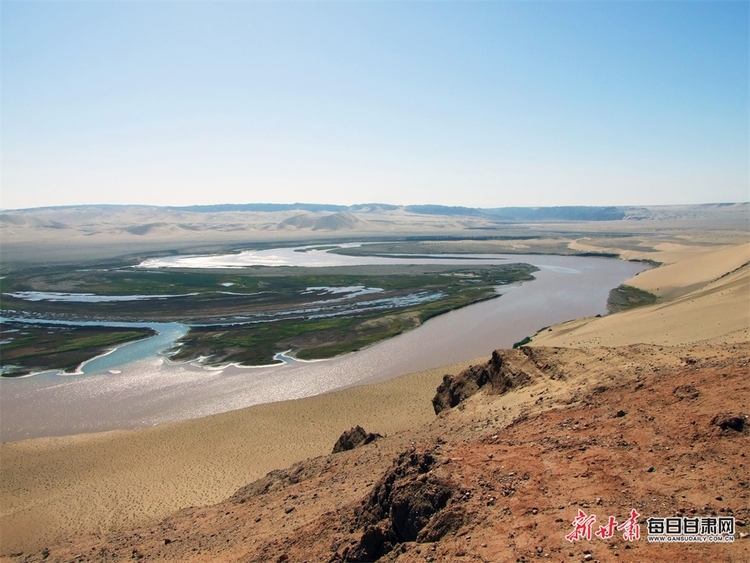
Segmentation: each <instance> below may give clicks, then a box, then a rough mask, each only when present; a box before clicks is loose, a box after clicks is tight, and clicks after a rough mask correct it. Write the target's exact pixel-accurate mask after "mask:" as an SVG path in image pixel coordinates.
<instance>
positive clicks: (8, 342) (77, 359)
mask: <svg viewBox="0 0 750 563" xmlns="http://www.w3.org/2000/svg"><path fill="white" fill-rule="evenodd" d="M155 334H156V332H155V331H153V330H151V329H149V328H132V329H131V328H128V329H123V328H113V327H97V326H63V325H44V324H30V323H22V322H3V323H1V324H0V369H1V370H2V374H3V375H4V376H6V377H14V376H19V375H26V374H28V373H32V372H36V371H45V370H50V369H60V370H66V371H69V370H74V369H75V368H77V367H78V366H79V365H81V364H82V363H83V362H85V361H86V360H88V359H91V358H93V357H95V356H98V355H99V354H103V353H104V352H106V351H107V350H109V349H111V348H114V347H115V346H118V345H120V344H125V343H126V342H131V341H134V340H140V339H142V338H147V337H149V336H154V335H155Z"/></svg>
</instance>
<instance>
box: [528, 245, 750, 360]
mask: <svg viewBox="0 0 750 563" xmlns="http://www.w3.org/2000/svg"><path fill="white" fill-rule="evenodd" d="M749 251H750V245H748V244H742V245H736V246H731V247H727V248H720V249H718V250H704V249H695V250H694V251H693V253H692V254H691V253H684V254H683V256H684V257H683V258H682V259H681V260H680V259H678V260H676V261H675V262H673V263H672V264H670V265H668V266H663V267H661V268H656V269H654V270H650V271H647V272H642V273H641V274H639V275H638V276H636V277H635V278H633V279H632V280H630V281H628V284H630V285H633V286H636V287H639V288H642V289H645V290H648V291H653V292H654V293H656V294H657V295H660V296H662V301H661V302H659V303H656V304H654V305H651V306H647V307H641V308H638V309H633V310H630V311H624V312H622V313H618V314H616V315H610V316H606V317H602V318H598V319H582V320H576V321H571V322H569V323H565V324H563V325H559V326H557V327H553V329H552V330H551V331H544V332H542V333H541V334H539V335H538V336H536V337H535V338H534V339H533V344H534V345H537V346H574V347H580V346H600V345H602V346H620V345H626V344H632V343H649V344H665V345H674V344H684V343H693V342H698V341H704V340H707V341H711V340H714V341H721V342H732V341H744V340H747V339H748V338H749V331H750V265H748V259H749V258H750V256H748V253H749ZM699 280H700V281H699ZM667 284H668V285H667ZM696 286H698V287H699V289H694V288H695V287H696ZM676 295H679V296H680V297H674V296H676ZM670 297H671V299H670Z"/></svg>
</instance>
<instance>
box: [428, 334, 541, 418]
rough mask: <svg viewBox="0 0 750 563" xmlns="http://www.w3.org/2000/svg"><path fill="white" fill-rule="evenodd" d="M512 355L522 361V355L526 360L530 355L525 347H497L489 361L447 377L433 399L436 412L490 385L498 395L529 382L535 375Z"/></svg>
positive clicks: (456, 403)
mask: <svg viewBox="0 0 750 563" xmlns="http://www.w3.org/2000/svg"><path fill="white" fill-rule="evenodd" d="M519 355H520V356H519ZM509 356H516V357H515V358H513V359H515V360H518V359H519V357H522V358H524V359H526V358H527V357H528V354H527V353H524V348H521V349H520V350H495V351H494V352H492V357H491V358H490V360H489V361H488V362H487V363H486V364H479V365H475V366H470V367H468V368H467V369H465V370H464V371H462V372H461V373H459V374H458V375H457V376H455V377H453V376H450V375H445V376H443V382H442V383H441V384H440V386H439V387H438V388H437V393H436V394H435V396H434V397H433V399H432V407H433V408H434V409H435V414H439V413H440V412H441V411H444V410H446V409H450V408H453V407H455V406H456V405H458V404H459V403H461V402H462V401H464V400H466V399H468V398H469V397H471V396H472V395H473V394H474V393H476V392H477V391H479V389H481V388H482V387H485V386H486V385H488V384H489V388H490V392H491V393H494V394H498V395H500V394H503V393H506V392H508V391H509V390H511V389H514V388H518V387H523V386H524V385H526V384H528V383H529V381H530V380H531V376H530V375H529V374H528V373H527V371H525V370H523V369H520V368H519V366H518V364H519V363H520V362H518V361H514V362H511V361H509V360H510V359H511V358H510V357H509Z"/></svg>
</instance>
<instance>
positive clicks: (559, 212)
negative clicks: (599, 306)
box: [167, 203, 737, 222]
mask: <svg viewBox="0 0 750 563" xmlns="http://www.w3.org/2000/svg"><path fill="white" fill-rule="evenodd" d="M733 205H737V204H735V203H707V204H700V205H690V206H643V207H638V206H620V207H615V206H585V205H570V206H554V207H494V208H483V207H462V206H448V205H403V206H401V205H390V204H384V203H367V204H357V205H332V204H325V203H236V204H235V203H229V204H218V205H189V206H170V207H167V209H173V210H176V211H188V212H191V211H192V212H201V213H221V212H232V211H234V212H243V211H244V212H248V211H250V212H267V213H272V212H278V211H308V212H312V213H320V212H333V213H338V212H347V213H367V212H372V211H396V210H399V209H401V210H403V211H406V212H409V213H418V214H421V215H447V216H452V217H455V216H463V217H484V218H488V219H495V220H499V221H523V222H536V221H539V222H545V221H618V220H621V219H628V218H634V219H637V218H640V217H639V215H640V216H646V215H648V216H650V215H651V214H652V210H653V209H654V207H663V208H665V209H668V208H670V207H692V208H696V210H700V209H702V208H703V209H705V210H709V209H711V208H717V207H726V206H733Z"/></svg>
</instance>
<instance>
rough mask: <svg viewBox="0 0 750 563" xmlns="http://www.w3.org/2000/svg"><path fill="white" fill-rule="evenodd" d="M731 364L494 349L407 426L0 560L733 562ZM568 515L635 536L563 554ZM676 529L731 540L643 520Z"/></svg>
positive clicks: (735, 421)
mask: <svg viewBox="0 0 750 563" xmlns="http://www.w3.org/2000/svg"><path fill="white" fill-rule="evenodd" d="M749 361H750V345H748V344H737V345H717V346H701V345H695V346H680V347H661V346H649V345H631V346H626V347H619V348H592V349H587V350H576V349H562V348H528V347H522V348H521V349H519V350H499V351H496V352H495V353H493V355H492V358H491V359H490V360H489V362H488V363H487V364H484V365H480V366H474V367H472V368H469V369H468V370H466V371H465V372H463V373H462V374H461V375H460V376H458V377H457V378H455V379H451V378H447V379H446V380H444V381H443V384H441V386H440V389H439V390H438V392H437V395H436V400H435V401H433V404H435V405H436V410H438V411H439V414H437V416H436V418H435V420H434V421H433V422H432V423H430V424H428V425H426V426H424V427H421V428H415V429H413V431H410V432H404V433H399V434H396V435H392V436H387V437H384V438H382V439H378V440H375V441H373V442H371V443H369V444H366V445H361V446H360V447H357V448H354V449H351V450H348V451H343V452H341V453H337V454H334V455H328V456H321V457H317V458H314V459H310V460H306V461H304V462H301V463H298V464H296V465H294V466H292V467H290V468H288V469H285V470H278V471H273V472H271V473H269V474H268V475H267V476H265V477H264V478H262V479H260V480H258V481H256V482H254V483H251V484H249V485H247V486H246V487H243V488H242V489H240V490H239V491H237V493H235V494H234V495H233V496H232V497H231V498H230V499H228V500H227V501H225V502H223V503H219V504H217V505H214V506H210V507H193V508H187V509H185V510H182V511H179V512H177V513H175V514H174V515H172V516H171V517H169V518H167V519H165V520H163V521H161V522H159V523H156V524H154V525H153V526H150V527H142V528H137V529H132V530H126V531H118V532H115V533H112V534H110V535H106V536H101V537H92V536H89V537H80V538H71V539H70V540H68V541H66V542H65V543H63V544H60V545H57V546H50V547H49V548H47V549H45V550H43V551H42V552H39V553H32V554H13V556H10V557H7V558H6V559H7V560H13V561H43V560H44V561H117V560H123V559H135V560H139V559H140V560H147V561H149V560H161V561H218V562H223V561H227V562H228V561H242V562H269V561H278V562H281V561H296V562H302V561H308V562H310V563H312V562H319V561H320V562H330V563H334V562H335V563H339V562H345V561H381V562H395V561H398V562H401V563H407V562H420V563H422V562H431V561H459V562H460V561H486V562H490V561H516V562H522V561H531V560H537V559H540V560H553V561H665V562H677V561H712V562H714V561H726V562H732V561H747V560H750V540H748V539H747V532H748V521H749V520H750V500H748V494H750V491H749V490H748V489H749V488H750V470H748V467H747V461H748V460H747V457H746V451H748V443H749V441H748V437H749V436H750V431H749V429H748V426H747V422H746V421H747V415H748V414H749V413H748V412H747V404H748V402H747V397H749V396H750V382H749V381H748V377H747V376H748V372H749V371H750V367H748V362H749ZM438 405H439V408H438ZM375 430H376V429H375ZM579 510H580V511H583V512H584V513H585V514H587V515H589V516H590V515H595V516H596V527H598V526H599V525H600V524H604V523H606V521H607V518H608V517H609V516H613V517H615V518H616V519H618V521H622V520H624V519H625V518H627V516H628V514H630V513H631V511H632V510H636V511H637V513H638V514H639V515H640V523H641V527H640V530H641V538H640V539H639V540H633V541H627V540H626V539H624V538H623V533H622V532H617V533H616V534H613V535H612V537H608V538H606V539H601V538H599V537H592V539H590V540H588V539H585V538H583V539H579V540H575V541H569V540H567V539H566V537H565V536H566V535H568V534H570V533H571V532H572V531H573V530H574V527H573V524H572V523H573V521H574V519H575V518H576V515H577V514H578V511H579ZM682 515H684V516H691V515H694V516H700V517H703V516H711V515H714V516H733V517H734V518H735V521H736V526H737V529H736V531H737V535H736V540H735V541H734V543H724V544H689V543H680V544H669V545H667V544H655V543H649V542H647V541H646V526H645V520H646V519H647V518H649V517H656V516H661V517H666V516H682ZM596 527H594V530H596Z"/></svg>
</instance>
